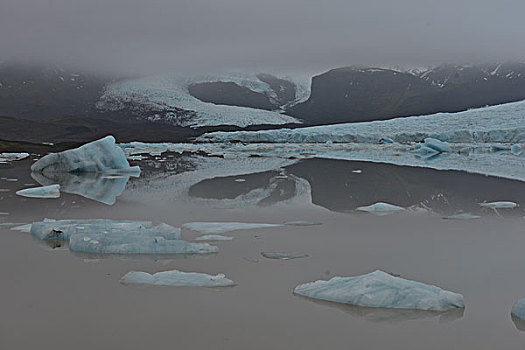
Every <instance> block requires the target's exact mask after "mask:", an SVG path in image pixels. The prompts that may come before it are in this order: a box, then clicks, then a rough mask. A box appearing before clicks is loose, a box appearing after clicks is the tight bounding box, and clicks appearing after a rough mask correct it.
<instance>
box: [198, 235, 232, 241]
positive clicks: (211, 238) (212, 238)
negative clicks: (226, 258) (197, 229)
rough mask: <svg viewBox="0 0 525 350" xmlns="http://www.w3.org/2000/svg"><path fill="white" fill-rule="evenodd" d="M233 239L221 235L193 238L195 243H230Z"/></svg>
mask: <svg viewBox="0 0 525 350" xmlns="http://www.w3.org/2000/svg"><path fill="white" fill-rule="evenodd" d="M232 239H233V237H230V236H221V235H203V236H199V237H197V238H195V240H196V241H231V240H232Z"/></svg>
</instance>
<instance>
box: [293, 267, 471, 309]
mask: <svg viewBox="0 0 525 350" xmlns="http://www.w3.org/2000/svg"><path fill="white" fill-rule="evenodd" d="M294 293H295V294H299V295H302V296H305V297H309V298H314V299H320V300H326V301H333V302H337V303H344V304H351V305H357V306H365V307H378V308H393V309H416V310H428V311H447V310H452V309H456V308H463V307H465V304H464V302H463V296H462V295H461V294H458V293H454V292H450V291H447V290H443V289H441V288H439V287H436V286H432V285H428V284H424V283H421V282H416V281H410V280H406V279H403V278H400V277H394V276H392V275H390V274H388V273H386V272H383V271H379V270H378V271H374V272H372V273H369V274H366V275H361V276H355V277H334V278H332V279H330V280H328V281H322V280H319V281H315V282H311V283H306V284H301V285H299V286H297V287H295V289H294Z"/></svg>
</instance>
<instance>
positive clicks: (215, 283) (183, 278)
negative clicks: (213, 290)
mask: <svg viewBox="0 0 525 350" xmlns="http://www.w3.org/2000/svg"><path fill="white" fill-rule="evenodd" d="M120 283H123V284H151V285H157V286H180V287H227V286H234V285H235V284H236V283H235V282H233V281H232V280H230V279H228V278H226V276H225V275H224V274H222V273H221V274H218V275H215V276H212V275H208V274H205V273H197V272H182V271H178V270H171V271H163V272H157V273H155V274H149V273H147V272H142V271H130V272H128V273H127V274H125V275H124V276H123V277H122V278H121V279H120Z"/></svg>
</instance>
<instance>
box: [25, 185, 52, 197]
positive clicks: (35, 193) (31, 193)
mask: <svg viewBox="0 0 525 350" xmlns="http://www.w3.org/2000/svg"><path fill="white" fill-rule="evenodd" d="M16 194H17V195H19V196H22V197H30V198H59V197H60V185H56V184H55V185H49V186H42V187H33V188H26V189H24V190H20V191H16Z"/></svg>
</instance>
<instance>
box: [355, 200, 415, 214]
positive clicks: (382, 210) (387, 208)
mask: <svg viewBox="0 0 525 350" xmlns="http://www.w3.org/2000/svg"><path fill="white" fill-rule="evenodd" d="M357 210H359V211H366V212H369V213H371V214H375V215H379V216H383V215H389V214H392V213H395V212H398V211H402V210H405V208H403V207H399V206H397V205H393V204H388V203H383V202H378V203H375V204H372V205H369V206H366V207H359V208H357Z"/></svg>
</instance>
